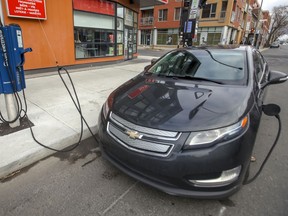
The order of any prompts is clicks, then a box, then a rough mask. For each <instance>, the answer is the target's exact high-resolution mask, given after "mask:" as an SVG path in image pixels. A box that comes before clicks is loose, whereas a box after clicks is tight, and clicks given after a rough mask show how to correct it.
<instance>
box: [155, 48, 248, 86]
mask: <svg viewBox="0 0 288 216" xmlns="http://www.w3.org/2000/svg"><path fill="white" fill-rule="evenodd" d="M245 64H246V61H245V52H244V51H235V50H224V49H223V50H191V52H190V51H187V50H177V51H174V52H170V53H168V54H166V55H165V56H164V57H163V58H161V59H160V60H159V61H157V62H156V63H155V65H153V66H152V67H151V68H150V69H149V72H152V73H155V74H159V75H167V76H179V77H185V76H186V77H187V76H189V77H197V78H205V79H210V80H215V81H221V82H222V83H224V84H236V85H245V84H246V83H247V74H246V68H245Z"/></svg>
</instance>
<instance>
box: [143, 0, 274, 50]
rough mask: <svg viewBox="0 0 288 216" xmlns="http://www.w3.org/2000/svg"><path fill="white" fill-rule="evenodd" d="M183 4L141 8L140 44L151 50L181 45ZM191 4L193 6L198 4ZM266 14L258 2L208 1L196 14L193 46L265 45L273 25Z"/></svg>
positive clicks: (177, 0) (173, 2)
mask: <svg viewBox="0 0 288 216" xmlns="http://www.w3.org/2000/svg"><path fill="white" fill-rule="evenodd" d="M184 1H185V0H171V1H169V3H168V4H167V5H162V6H154V7H146V8H140V13H139V33H138V36H139V39H138V42H139V44H140V45H148V46H149V45H177V44H179V40H180V39H179V33H180V32H179V29H180V20H181V13H182V8H183V6H184ZM190 2H191V3H192V5H193V4H194V2H196V4H197V2H199V1H197V0H192V1H190ZM190 14H191V13H190ZM263 14H264V12H263V11H262V10H261V4H260V3H259V2H258V1H257V0H256V1H255V0H207V1H206V4H205V5H204V6H203V8H202V9H199V10H198V13H197V18H196V19H197V22H196V23H197V24H196V26H197V27H196V32H195V35H194V38H193V45H201V44H207V45H217V44H222V45H225V44H254V45H255V43H256V41H257V40H258V38H259V40H258V42H259V41H261V42H260V44H263V42H262V38H265V37H267V34H268V29H269V25H270V21H271V19H269V18H267V17H266V16H268V17H269V16H270V15H269V12H268V13H267V12H265V15H263ZM264 16H265V17H266V18H264ZM263 20H266V21H265V22H263ZM256 25H257V27H256ZM267 26H268V28H267ZM263 34H265V37H263ZM258 35H259V37H258Z"/></svg>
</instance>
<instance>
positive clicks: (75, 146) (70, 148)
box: [23, 66, 98, 152]
mask: <svg viewBox="0 0 288 216" xmlns="http://www.w3.org/2000/svg"><path fill="white" fill-rule="evenodd" d="M57 71H58V75H59V76H60V78H61V81H62V82H63V84H64V86H65V88H66V90H67V92H68V94H69V95H70V98H71V100H72V102H73V104H74V106H75V107H76V109H77V111H78V113H79V115H80V118H81V129H80V137H79V140H78V142H77V143H76V144H74V145H73V146H71V147H69V148H66V149H63V150H60V149H55V148H52V147H50V146H47V145H44V144H43V143H41V142H40V141H38V140H37V138H36V137H35V135H34V132H33V129H32V125H31V123H30V120H29V117H28V114H27V112H26V116H27V120H28V125H29V128H30V132H31V135H32V137H33V139H34V141H35V142H36V143H37V144H39V145H40V146H42V147H44V148H47V149H49V150H52V151H56V152H69V151H72V150H74V149H75V148H77V147H78V146H79V145H80V143H81V141H82V137H83V132H84V123H85V124H86V126H87V128H88V130H89V131H90V133H91V135H92V136H93V138H94V139H95V141H96V142H98V139H97V137H96V136H95V134H94V133H93V132H92V130H91V128H90V126H89V125H88V123H87V121H86V120H85V118H84V116H83V114H82V110H81V105H80V101H79V98H78V95H77V92H76V89H75V85H74V83H73V80H72V78H71V76H70V74H69V72H68V71H67V69H66V68H64V67H60V66H57ZM61 71H64V72H65V73H66V74H67V76H68V78H69V81H70V84H71V86H72V89H73V94H74V97H75V99H74V97H73V94H72V93H71V91H70V89H69V88H68V85H67V84H66V82H65V80H64V78H63V76H62V73H61ZM23 98H24V101H25V106H26V107H27V101H26V95H25V90H24V89H23Z"/></svg>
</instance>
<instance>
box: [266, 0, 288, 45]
mask: <svg viewBox="0 0 288 216" xmlns="http://www.w3.org/2000/svg"><path fill="white" fill-rule="evenodd" d="M271 18H272V19H271V20H272V23H271V27H270V33H269V37H268V40H267V42H266V46H269V45H270V44H271V43H272V42H273V41H275V40H276V39H277V38H278V37H279V36H281V35H283V34H285V33H287V28H288V5H284V6H278V7H274V8H273V13H272V17H271Z"/></svg>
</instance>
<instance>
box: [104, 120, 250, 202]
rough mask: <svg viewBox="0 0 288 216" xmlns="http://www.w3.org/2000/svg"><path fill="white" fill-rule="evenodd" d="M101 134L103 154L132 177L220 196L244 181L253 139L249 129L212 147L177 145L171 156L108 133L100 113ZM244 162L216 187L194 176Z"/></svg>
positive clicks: (191, 193)
mask: <svg viewBox="0 0 288 216" xmlns="http://www.w3.org/2000/svg"><path fill="white" fill-rule="evenodd" d="M98 125H99V131H98V133H99V138H100V141H101V143H100V146H101V149H102V153H103V156H104V157H105V158H106V159H108V160H109V161H110V162H111V163H112V164H114V165H115V166H116V167H118V168H119V169H120V170H122V171H123V172H125V173H126V174H128V175H130V176H131V177H133V178H135V179H137V180H139V181H141V182H143V183H146V184H148V185H150V186H152V187H154V188H157V189H159V190H161V191H164V192H166V193H168V194H171V195H177V196H187V197H193V198H210V199H219V198H225V197H229V196H230V195H232V194H233V193H235V192H236V191H237V190H238V189H239V188H240V187H241V185H242V181H243V178H244V176H245V173H246V169H247V167H248V163H249V158H250V156H251V152H252V148H253V143H254V142H253V143H251V140H253V139H248V138H249V136H250V138H251V134H250V135H249V130H248V131H247V132H246V134H245V135H244V136H242V137H238V138H236V139H234V140H232V141H229V142H225V143H221V144H218V145H215V146H212V147H209V148H202V149H194V150H183V149H182V147H180V148H179V147H177V146H176V147H175V148H174V149H173V150H172V151H171V152H170V154H169V156H167V157H158V156H154V155H147V154H143V153H141V152H135V151H131V150H130V149H128V148H126V147H125V146H123V145H121V144H119V142H117V141H116V140H115V139H113V138H112V137H111V136H110V135H109V134H108V133H107V122H106V121H105V120H104V117H103V116H102V115H101V114H100V117H99V124H98ZM239 166H241V172H240V174H239V176H238V177H237V178H236V179H235V181H233V182H231V183H229V184H227V185H224V186H217V185H215V187H210V186H209V187H207V186H203V187H202V186H201V185H200V186H199V185H197V184H195V183H193V180H197V179H198V180H199V179H203V180H209V179H217V178H219V176H220V175H221V173H222V172H223V171H225V170H231V169H233V168H235V167H239Z"/></svg>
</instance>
